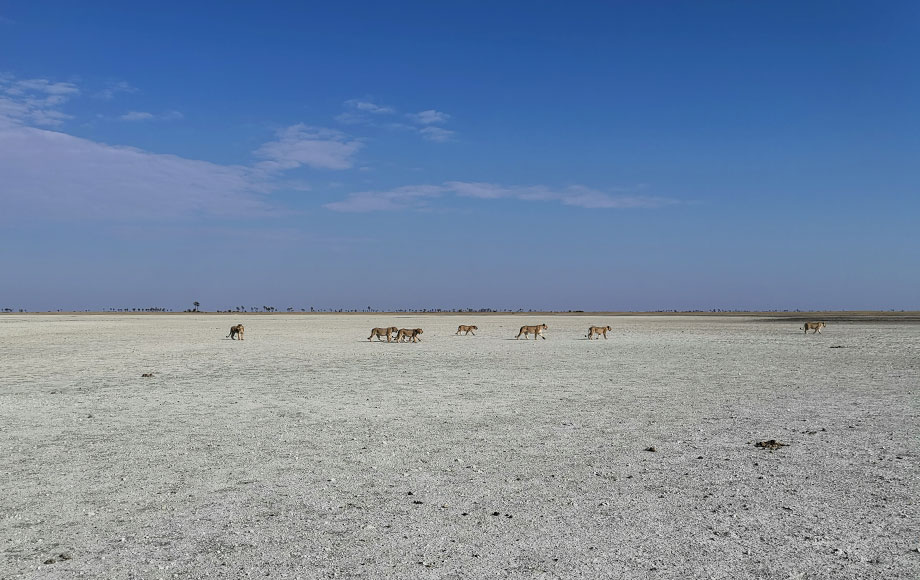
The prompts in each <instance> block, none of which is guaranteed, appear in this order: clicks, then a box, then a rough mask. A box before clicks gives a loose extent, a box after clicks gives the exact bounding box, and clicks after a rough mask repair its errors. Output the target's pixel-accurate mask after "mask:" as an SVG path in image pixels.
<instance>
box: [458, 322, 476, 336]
mask: <svg viewBox="0 0 920 580" xmlns="http://www.w3.org/2000/svg"><path fill="white" fill-rule="evenodd" d="M474 330H479V327H478V326H466V325H465V324H461V325H460V326H458V327H457V332H455V333H454V334H460V333H461V332H466V334H464V335H463V336H466V335H467V334H470V333H471V332H472V333H473V336H476V333H475V332H473V331H474Z"/></svg>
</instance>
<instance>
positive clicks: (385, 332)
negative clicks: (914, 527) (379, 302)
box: [367, 326, 399, 342]
mask: <svg viewBox="0 0 920 580" xmlns="http://www.w3.org/2000/svg"><path fill="white" fill-rule="evenodd" d="M398 331H399V329H398V328H396V327H395V326H390V327H388V328H372V329H371V335H370V336H368V337H367V340H370V339H372V338H374V337H375V336H376V337H377V340H380V337H381V336H385V337H387V342H390V339H391V338H392V335H394V334H396V333H397V332H398Z"/></svg>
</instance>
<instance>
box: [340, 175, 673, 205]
mask: <svg viewBox="0 0 920 580" xmlns="http://www.w3.org/2000/svg"><path fill="white" fill-rule="evenodd" d="M445 195H454V196H457V197H473V198H478V199H516V200H519V201H530V202H535V201H542V202H556V203H561V204H563V205H568V206H573V207H582V208H586V209H627V208H656V207H663V206H666V205H673V204H676V203H680V202H679V201H678V200H676V199H673V198H666V197H653V196H643V195H638V194H635V193H632V194H622V193H607V192H603V191H599V190H596V189H591V188H589V187H584V186H581V185H575V186H569V187H565V188H562V189H554V188H551V187H547V186H543V185H533V186H505V185H501V184H496V183H486V182H466V181H448V182H445V183H443V184H442V185H416V186H406V187H399V188H396V189H392V190H386V191H362V192H358V193H353V194H351V195H349V196H348V197H347V198H345V199H344V200H342V201H338V202H333V203H329V204H326V206H325V207H326V208H328V209H331V210H335V211H350V212H371V211H395V210H411V209H427V208H428V207H429V201H430V199H431V198H433V197H442V196H445Z"/></svg>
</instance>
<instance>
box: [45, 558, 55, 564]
mask: <svg viewBox="0 0 920 580" xmlns="http://www.w3.org/2000/svg"><path fill="white" fill-rule="evenodd" d="M55 562H57V560H55V559H54V558H48V559H47V560H45V561H44V562H42V564H54V563H55Z"/></svg>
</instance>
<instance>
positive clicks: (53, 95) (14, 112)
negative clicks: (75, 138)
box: [0, 75, 80, 126]
mask: <svg viewBox="0 0 920 580" xmlns="http://www.w3.org/2000/svg"><path fill="white" fill-rule="evenodd" d="M78 94H80V89H79V88H78V87H77V86H76V85H74V84H73V83H63V82H51V81H48V80H46V79H24V80H17V79H15V78H13V77H11V76H9V75H0V123H3V122H6V123H8V124H9V123H30V124H35V125H44V126H55V125H60V124H62V123H63V122H64V121H66V120H67V119H70V118H72V117H71V116H70V115H67V114H65V113H64V112H63V111H61V105H63V104H64V103H65V102H67V100H68V99H70V98H71V97H73V96H76V95H78Z"/></svg>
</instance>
